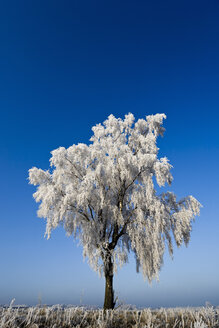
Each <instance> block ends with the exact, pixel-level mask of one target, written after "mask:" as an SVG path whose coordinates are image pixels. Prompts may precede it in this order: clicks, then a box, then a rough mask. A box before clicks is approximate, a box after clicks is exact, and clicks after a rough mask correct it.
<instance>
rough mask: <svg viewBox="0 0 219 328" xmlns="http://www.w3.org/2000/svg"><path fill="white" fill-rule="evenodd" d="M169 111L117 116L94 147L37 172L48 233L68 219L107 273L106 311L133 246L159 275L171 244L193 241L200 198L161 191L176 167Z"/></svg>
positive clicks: (146, 268)
mask: <svg viewBox="0 0 219 328" xmlns="http://www.w3.org/2000/svg"><path fill="white" fill-rule="evenodd" d="M164 118H166V116H165V114H156V115H150V116H146V119H145V120H144V119H139V120H138V121H137V122H135V119H134V116H133V115H132V114H128V115H126V116H125V118H124V120H122V119H120V118H118V119H117V118H115V117H114V116H113V115H110V116H109V117H108V119H107V120H106V121H105V122H104V123H103V125H101V124H97V125H96V126H94V127H93V128H92V130H93V136H92V137H91V139H90V141H91V143H90V144H89V145H86V144H82V143H79V144H78V145H73V146H71V147H69V148H67V149H66V148H64V147H60V148H58V149H55V150H53V151H52V152H51V154H52V157H51V159H50V165H51V170H50V171H49V170H48V171H44V170H41V169H38V168H36V167H34V168H32V169H30V170H29V181H30V183H31V184H33V185H36V186H38V187H37V191H36V192H35V193H34V198H35V200H36V202H40V206H39V210H38V216H39V217H42V218H45V219H46V220H47V225H46V235H47V236H48V238H49V237H50V234H51V231H52V230H53V229H55V228H56V227H57V226H59V225H62V226H63V227H64V229H65V230H66V232H67V234H68V235H69V236H70V235H73V236H74V237H75V238H77V239H79V241H80V243H81V245H82V246H83V255H84V257H87V258H88V261H89V264H90V265H91V267H92V268H93V269H94V270H96V271H98V272H99V274H100V275H102V274H104V276H105V281H106V284H105V300H104V309H112V308H114V305H115V300H114V292H113V275H114V272H115V271H116V270H117V267H118V265H119V266H122V265H123V264H124V263H126V262H127V261H128V253H129V252H130V251H133V252H134V254H135V258H136V264H137V270H139V268H141V271H142V273H143V276H144V277H146V278H147V279H148V280H149V281H151V280H152V279H154V278H158V274H159V271H160V269H161V265H162V263H163V255H164V250H165V245H167V246H168V249H169V253H170V254H171V255H172V253H173V244H172V240H173V239H175V242H176V244H177V246H180V245H181V244H182V243H183V242H184V243H185V244H186V245H187V244H188V242H189V240H190V232H191V222H192V220H193V219H194V217H195V215H198V214H199V209H200V206H201V205H200V203H199V202H198V201H197V200H196V199H195V198H194V197H192V196H188V197H185V198H183V199H181V200H179V201H177V200H176V196H175V194H174V193H173V192H163V193H159V194H158V193H157V192H156V191H155V187H154V182H155V181H156V182H157V184H158V186H159V187H162V186H164V185H165V183H167V184H169V185H170V184H171V181H172V175H171V173H170V169H171V165H170V164H169V162H168V159H167V158H166V157H163V158H160V159H159V158H158V148H157V145H156V140H157V137H158V136H159V135H163V132H164V128H163V127H162V123H163V119H164Z"/></svg>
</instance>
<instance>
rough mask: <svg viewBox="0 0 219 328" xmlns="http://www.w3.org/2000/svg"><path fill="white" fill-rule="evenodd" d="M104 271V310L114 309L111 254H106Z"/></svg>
mask: <svg viewBox="0 0 219 328" xmlns="http://www.w3.org/2000/svg"><path fill="white" fill-rule="evenodd" d="M104 271H105V272H104V273H105V298H104V305H103V308H104V310H112V309H114V306H115V302H114V291H113V263H112V259H111V256H107V258H106V261H105V263H104Z"/></svg>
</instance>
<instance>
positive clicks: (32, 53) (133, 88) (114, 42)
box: [0, 0, 219, 307]
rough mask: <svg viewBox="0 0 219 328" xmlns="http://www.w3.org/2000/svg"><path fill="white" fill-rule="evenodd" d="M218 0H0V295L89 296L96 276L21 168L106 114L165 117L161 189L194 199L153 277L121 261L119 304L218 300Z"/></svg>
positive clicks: (41, 161) (72, 300) (43, 160)
mask: <svg viewBox="0 0 219 328" xmlns="http://www.w3.org/2000/svg"><path fill="white" fill-rule="evenodd" d="M218 17H219V1H218V0H212V1H200V0H199V1H194V0H190V1H187V0H186V1H170V0H167V1H161V0H159V1H145V0H144V1H133V0H132V1H130V0H127V1H114V0H110V1H100V0H98V1H87V0H84V1H67V0H64V1H54V0H53V1H40V0H38V1H22V0H21V1H15V0H9V1H5V2H1V4H0V40H1V43H0V49H1V51H0V59H1V61H0V84H1V87H0V94H1V96H0V146H1V160H0V170H1V189H0V199H1V212H0V247H1V251H2V256H1V259H0V267H1V270H0V304H8V303H10V301H11V300H12V299H13V298H15V299H16V303H17V304H27V305H35V304H37V303H38V300H39V297H40V298H41V299H42V303H46V304H57V303H67V304H76V305H79V304H88V305H97V306H101V305H102V303H103V296H104V279H99V278H98V275H97V274H96V273H95V272H93V271H92V270H91V269H90V267H89V266H88V264H87V263H86V261H85V262H83V259H82V249H81V248H80V247H77V242H75V241H73V238H67V237H66V236H65V232H64V230H63V229H61V228H59V229H57V230H56V231H54V232H53V234H52V237H51V239H50V240H49V241H47V240H46V239H45V238H44V232H45V222H44V220H42V219H39V218H37V215H36V211H37V207H38V205H37V204H36V203H35V202H34V200H33V198H32V194H33V192H34V191H35V187H33V186H30V185H28V181H27V177H28V169H29V168H31V167H33V166H37V167H39V168H42V169H48V168H49V158H50V151H52V150H53V149H55V148H57V147H59V146H64V147H69V146H70V145H72V144H77V143H79V142H83V143H88V142H89V138H90V137H91V135H92V131H91V127H92V126H93V125H95V124H97V123H101V122H103V121H104V120H105V119H106V118H107V116H108V115H110V114H111V113H112V114H113V115H115V116H116V117H121V118H123V117H124V115H125V114H127V113H128V112H132V113H133V114H134V116H135V117H136V119H138V118H145V115H150V114H155V113H165V114H166V115H167V119H166V120H165V121H164V127H165V128H166V132H165V134H164V137H163V138H159V140H158V146H159V148H160V153H159V156H160V157H162V156H167V158H168V159H169V160H170V163H171V164H172V165H173V169H172V174H173V177H174V181H173V184H172V186H171V187H170V190H172V191H174V192H175V193H176V194H177V196H178V199H179V198H180V197H183V196H186V195H190V194H191V195H193V196H194V197H195V198H197V199H198V200H199V201H200V202H201V203H202V205H203V208H202V209H201V215H200V217H198V218H197V220H196V221H195V223H194V224H193V232H192V236H191V241H190V244H189V246H188V247H187V248H186V247H185V246H183V247H182V248H180V249H177V248H176V247H175V252H174V259H173V261H172V260H171V259H170V257H169V256H168V254H166V255H165V258H164V266H163V268H162V270H161V273H160V282H159V283H157V282H156V281H155V282H153V283H152V285H151V286H149V285H148V282H147V281H145V282H144V280H143V277H142V275H141V274H137V273H136V272H135V263H134V260H133V257H132V256H130V262H129V264H127V265H125V266H124V267H123V268H122V269H120V270H119V271H118V274H117V275H116V276H115V280H114V287H115V292H116V295H117V296H118V298H119V300H120V301H122V302H125V303H128V304H136V305H137V306H151V307H160V306H188V305H189V306H191V305H192V306H199V305H204V304H205V302H206V301H209V302H211V303H212V304H214V305H219V279H218V277H219V261H218V250H219V237H218V236H219V219H218V216H219V215H218V214H219V210H218V181H219V179H218V178H219V171H218V161H219V147H218V146H219V135H218V122H219V61H218V58H219V42H218V40H219V19H218Z"/></svg>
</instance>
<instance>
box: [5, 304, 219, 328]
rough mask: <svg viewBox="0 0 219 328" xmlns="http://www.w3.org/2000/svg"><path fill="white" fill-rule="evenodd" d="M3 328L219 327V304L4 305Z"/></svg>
mask: <svg viewBox="0 0 219 328" xmlns="http://www.w3.org/2000/svg"><path fill="white" fill-rule="evenodd" d="M0 327H1V328H18V327H19V328H25V327H28V328H47V327H48V328H50V327H51V328H60V327H63V328H70V327H76V328H120V327H121V328H131V327H133V328H158V327H159V328H207V327H209V328H217V327H219V307H216V308H215V307H212V306H209V307H201V308H189V307H188V308H168V309H166V308H161V309H157V310H152V309H150V308H146V309H142V310H138V309H134V310H133V309H121V308H118V309H116V310H106V311H103V310H100V309H88V308H85V307H75V306H74V307H73V306H68V307H64V306H61V305H54V306H35V307H21V306H17V307H15V306H13V303H11V304H10V306H7V307H0Z"/></svg>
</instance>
